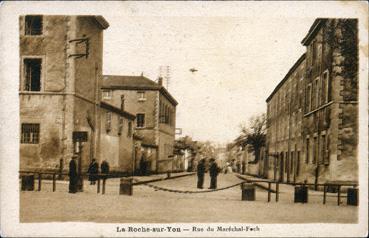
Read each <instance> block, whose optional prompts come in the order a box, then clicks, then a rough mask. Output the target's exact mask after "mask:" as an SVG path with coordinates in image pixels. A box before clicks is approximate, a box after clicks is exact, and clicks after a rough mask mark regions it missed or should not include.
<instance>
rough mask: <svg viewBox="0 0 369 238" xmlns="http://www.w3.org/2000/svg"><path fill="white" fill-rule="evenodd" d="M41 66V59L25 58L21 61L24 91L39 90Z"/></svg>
mask: <svg viewBox="0 0 369 238" xmlns="http://www.w3.org/2000/svg"><path fill="white" fill-rule="evenodd" d="M41 64H42V59H39V58H26V59H24V60H23V65H24V90H26V91H40V90H41Z"/></svg>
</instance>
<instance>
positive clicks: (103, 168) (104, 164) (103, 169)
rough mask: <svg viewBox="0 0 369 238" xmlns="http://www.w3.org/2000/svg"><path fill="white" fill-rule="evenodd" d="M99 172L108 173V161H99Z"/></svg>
mask: <svg viewBox="0 0 369 238" xmlns="http://www.w3.org/2000/svg"><path fill="white" fill-rule="evenodd" d="M100 167H101V173H103V174H108V173H109V169H110V168H109V163H108V162H107V161H106V160H104V161H103V162H102V163H101V166H100Z"/></svg>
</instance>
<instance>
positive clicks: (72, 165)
mask: <svg viewBox="0 0 369 238" xmlns="http://www.w3.org/2000/svg"><path fill="white" fill-rule="evenodd" d="M77 184H78V174H77V162H76V156H72V159H71V161H70V162H69V193H76V192H77Z"/></svg>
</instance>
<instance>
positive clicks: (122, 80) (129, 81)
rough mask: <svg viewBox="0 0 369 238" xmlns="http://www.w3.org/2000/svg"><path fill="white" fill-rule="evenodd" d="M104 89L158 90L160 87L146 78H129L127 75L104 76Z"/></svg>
mask: <svg viewBox="0 0 369 238" xmlns="http://www.w3.org/2000/svg"><path fill="white" fill-rule="evenodd" d="M102 87H103V88H115V89H120V88H122V89H127V88H132V89H136V88H137V89H143V88H148V89H153V90H158V89H160V88H161V86H160V85H158V84H157V83H155V82H154V81H152V80H150V79H148V78H146V77H144V76H127V75H104V76H103V84H102Z"/></svg>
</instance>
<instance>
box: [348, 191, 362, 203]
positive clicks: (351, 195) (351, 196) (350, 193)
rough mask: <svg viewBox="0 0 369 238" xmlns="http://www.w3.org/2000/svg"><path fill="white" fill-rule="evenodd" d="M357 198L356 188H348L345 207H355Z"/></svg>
mask: <svg viewBox="0 0 369 238" xmlns="http://www.w3.org/2000/svg"><path fill="white" fill-rule="evenodd" d="M358 196H359V189H357V188H348V189H347V205H352V206H357V205H358V204H359V202H358Z"/></svg>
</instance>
